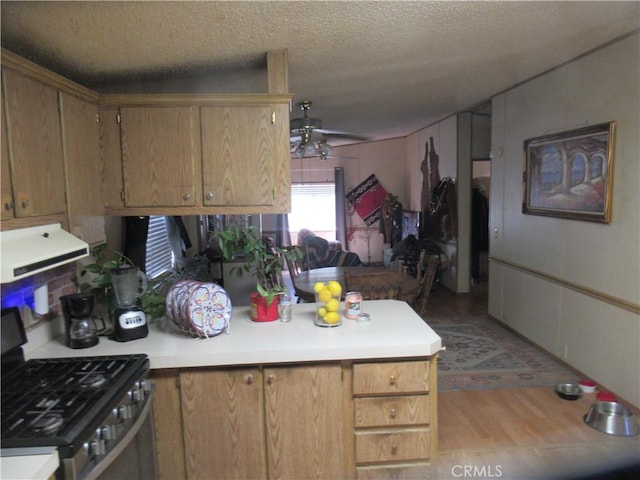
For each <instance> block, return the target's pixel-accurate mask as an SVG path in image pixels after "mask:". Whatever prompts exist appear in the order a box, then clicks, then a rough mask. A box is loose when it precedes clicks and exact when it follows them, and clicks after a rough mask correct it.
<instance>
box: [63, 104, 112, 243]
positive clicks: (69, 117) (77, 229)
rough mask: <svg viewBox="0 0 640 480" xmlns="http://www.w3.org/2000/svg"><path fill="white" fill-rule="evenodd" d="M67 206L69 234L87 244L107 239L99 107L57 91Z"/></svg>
mask: <svg viewBox="0 0 640 480" xmlns="http://www.w3.org/2000/svg"><path fill="white" fill-rule="evenodd" d="M60 106H61V109H60V113H61V118H62V134H63V145H64V155H65V160H66V162H67V208H68V214H69V228H70V230H71V233H73V234H74V235H76V236H78V237H80V238H82V239H83V240H84V241H85V242H87V243H89V244H90V245H94V244H97V243H102V242H105V241H106V233H105V228H104V200H103V197H104V195H103V188H102V160H101V157H100V151H99V147H98V107H97V105H96V104H95V103H94V102H89V101H86V100H82V99H80V98H78V97H74V96H72V95H69V94H66V93H60Z"/></svg>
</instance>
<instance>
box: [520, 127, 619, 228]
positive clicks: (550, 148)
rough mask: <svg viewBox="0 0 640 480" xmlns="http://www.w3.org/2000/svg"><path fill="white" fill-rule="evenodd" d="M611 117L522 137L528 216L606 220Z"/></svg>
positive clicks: (608, 216) (608, 214) (610, 173)
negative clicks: (530, 136)
mask: <svg viewBox="0 0 640 480" xmlns="http://www.w3.org/2000/svg"><path fill="white" fill-rule="evenodd" d="M614 135H615V122H608V123H601V124H598V125H592V126H589V127H583V128H578V129H575V130H568V131H565V132H561V133H554V134H550V135H544V136H541V137H536V138H530V139H527V140H525V141H524V175H523V180H524V199H523V202H522V212H523V213H525V214H528V215H546V216H551V217H560V218H569V219H575V220H587V221H592V222H601V223H609V222H610V221H611V193H612V188H613V185H612V180H613V146H614Z"/></svg>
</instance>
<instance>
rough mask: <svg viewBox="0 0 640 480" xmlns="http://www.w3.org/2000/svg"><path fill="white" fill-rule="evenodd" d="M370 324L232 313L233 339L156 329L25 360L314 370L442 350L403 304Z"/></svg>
mask: <svg viewBox="0 0 640 480" xmlns="http://www.w3.org/2000/svg"><path fill="white" fill-rule="evenodd" d="M363 311H365V312H367V313H369V315H370V316H371V321H370V322H368V323H361V322H357V321H355V320H349V319H346V318H343V323H342V325H341V326H339V327H333V328H322V327H318V326H316V325H314V318H315V304H312V303H301V304H296V305H294V306H293V314H292V318H293V319H292V321H291V322H290V323H283V322H280V321H277V320H276V321H274V322H253V321H251V320H250V318H249V307H234V308H233V316H232V319H231V322H230V325H231V328H230V332H229V333H223V334H220V335H218V336H216V337H213V338H208V339H197V338H192V337H188V336H185V335H183V334H180V333H178V332H177V331H176V330H175V329H174V328H173V324H169V323H168V322H163V321H161V322H155V323H152V324H151V325H150V328H149V335H148V336H147V337H146V338H142V339H138V340H133V341H130V342H124V343H120V342H115V341H113V340H109V339H108V338H105V337H102V338H100V343H99V344H98V345H96V346H94V347H91V348H85V349H71V348H68V347H67V346H66V345H64V342H63V339H62V337H58V338H56V339H53V340H51V341H49V342H47V343H45V344H44V345H42V346H41V347H39V348H37V349H35V350H33V351H31V352H29V353H28V357H29V358H54V357H56V358H60V357H79V356H97V355H126V354H133V353H145V354H147V355H148V356H149V360H150V363H151V368H152V369H161V368H185V367H201V366H223V365H246V364H269V363H289V362H313V361H330V360H350V359H352V360H355V359H381V358H403V357H417V356H429V355H433V354H435V353H437V352H438V351H440V349H441V348H442V343H441V339H440V337H439V336H438V335H437V334H436V333H435V332H434V331H433V330H432V329H431V327H429V326H428V325H427V323H425V321H424V320H422V318H421V317H420V316H419V315H417V314H416V313H415V312H414V310H413V309H412V308H411V307H410V306H409V305H408V304H407V303H406V302H401V301H397V300H375V301H365V302H363Z"/></svg>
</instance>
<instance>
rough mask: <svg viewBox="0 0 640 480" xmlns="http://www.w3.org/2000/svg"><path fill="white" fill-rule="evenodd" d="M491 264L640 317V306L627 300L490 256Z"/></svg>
mask: <svg viewBox="0 0 640 480" xmlns="http://www.w3.org/2000/svg"><path fill="white" fill-rule="evenodd" d="M491 262H493V263H497V264H500V265H503V266H505V267H508V268H512V269H514V270H518V271H520V272H523V273H526V274H528V275H532V276H534V277H538V278H541V279H543V280H547V281H549V282H552V283H555V284H556V285H560V286H561V287H564V288H568V289H569V290H573V291H574V292H577V293H580V294H582V295H587V296H589V297H591V298H595V299H596V300H600V301H602V302H605V303H607V304H609V305H612V306H614V307H618V308H621V309H623V310H627V311H628V312H631V313H635V314H636V315H640V305H639V304H637V303H633V302H629V301H628V300H624V299H622V298H618V297H614V296H612V295H607V294H606V293H602V292H598V291H597V290H593V289H591V288H587V287H584V286H582V285H578V284H577V283H573V282H568V281H566V280H563V279H562V278H559V277H555V276H553V275H549V274H547V273H544V272H541V271H539V270H535V269H533V268H529V267H526V266H524V265H520V264H518V263H513V262H510V261H508V260H503V259H500V258H496V257H492V256H490V257H489V263H491Z"/></svg>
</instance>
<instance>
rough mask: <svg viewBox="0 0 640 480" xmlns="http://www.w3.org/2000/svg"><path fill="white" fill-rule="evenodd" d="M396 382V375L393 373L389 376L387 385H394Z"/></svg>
mask: <svg viewBox="0 0 640 480" xmlns="http://www.w3.org/2000/svg"><path fill="white" fill-rule="evenodd" d="M395 384H396V376H395V375H391V376H390V377H389V385H395Z"/></svg>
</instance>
